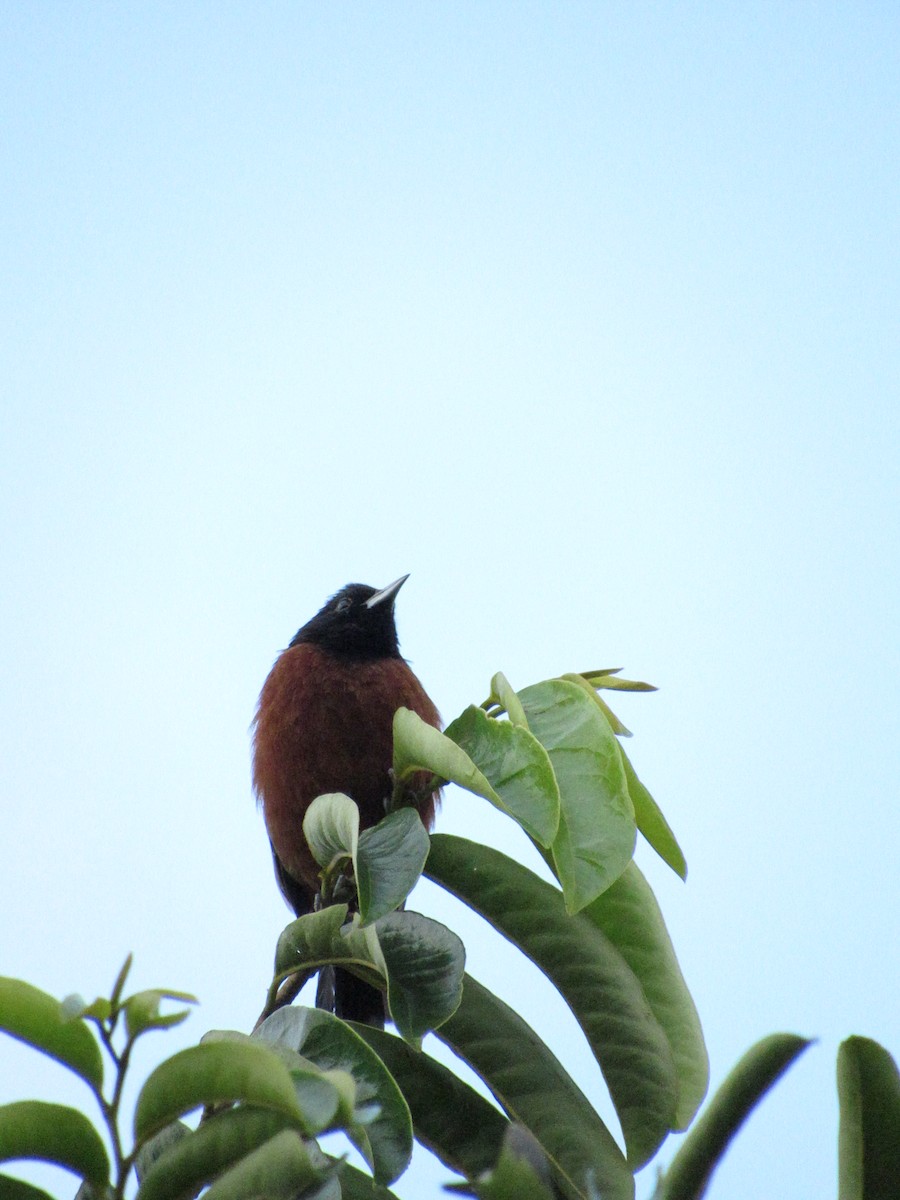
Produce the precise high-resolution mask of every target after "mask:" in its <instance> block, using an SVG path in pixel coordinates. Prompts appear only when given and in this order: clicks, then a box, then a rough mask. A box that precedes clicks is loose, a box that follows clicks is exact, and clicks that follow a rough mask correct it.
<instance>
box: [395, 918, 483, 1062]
mask: <svg viewBox="0 0 900 1200" xmlns="http://www.w3.org/2000/svg"><path fill="white" fill-rule="evenodd" d="M375 928H376V930H377V931H378V941H379V944H380V946H381V953H382V955H383V956H384V964H385V968H386V971H387V998H388V1009H389V1011H390V1014H391V1017H392V1019H393V1021H394V1024H395V1025H396V1026H397V1030H398V1032H399V1033H400V1035H401V1036H402V1037H404V1038H406V1039H407V1040H408V1041H413V1042H415V1041H417V1040H418V1039H419V1038H421V1037H422V1036H423V1035H424V1034H425V1033H427V1032H428V1031H429V1030H430V1029H437V1028H438V1026H440V1025H442V1024H443V1023H444V1021H446V1020H447V1018H448V1017H449V1016H450V1015H451V1014H452V1013H453V1012H455V1011H456V1008H457V1006H458V1004H459V1001H460V997H461V996H462V981H463V972H464V970H465V963H466V952H465V948H464V946H463V944H462V942H461V941H460V939H459V938H458V937H457V936H456V934H455V933H453V932H451V930H449V929H448V928H447V927H446V925H441V924H440V923H439V922H437V921H432V920H431V919H430V918H429V917H423V916H421V914H419V913H413V912H394V913H390V914H389V915H388V916H386V917H383V918H382V919H381V920H380V921H379V922H378V924H377V925H376V926H375Z"/></svg>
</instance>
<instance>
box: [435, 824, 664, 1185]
mask: <svg viewBox="0 0 900 1200" xmlns="http://www.w3.org/2000/svg"><path fill="white" fill-rule="evenodd" d="M426 870H427V873H428V877H429V878H430V879H433V880H435V881H436V882H437V883H440V884H441V885H442V886H443V887H445V888H447V889H448V890H449V891H451V892H453V894H454V895H456V896H459V897H460V899H462V900H464V901H465V902H466V903H467V904H468V905H469V906H470V907H471V908H474V909H475V910H476V912H479V913H480V914H481V915H482V916H483V917H484V918H485V919H486V920H487V921H489V922H490V923H491V924H492V925H493V926H494V928H495V929H497V930H498V931H499V932H500V933H502V934H503V936H504V937H505V938H507V939H508V940H509V941H511V942H512V943H513V944H514V945H516V946H518V947H519V949H520V950H521V951H522V952H523V953H524V954H526V955H527V956H528V957H529V958H530V959H531V960H532V961H533V962H534V963H535V964H536V965H537V966H538V967H540V969H541V970H542V971H543V972H544V974H545V975H546V976H547V977H548V978H549V979H550V980H551V982H552V983H553V984H554V985H555V986H556V988H557V989H558V990H559V992H560V994H561V995H562V997H563V999H565V1001H566V1003H567V1004H568V1005H569V1007H570V1008H571V1010H572V1012H573V1014H574V1016H575V1018H576V1019H577V1021H578V1023H579V1025H580V1026H581V1029H582V1031H583V1032H584V1035H585V1037H586V1038H587V1041H588V1045H589V1046H590V1048H591V1051H592V1053H593V1055H594V1057H595V1058H596V1060H597V1062H598V1063H599V1065H600V1068H601V1070H602V1071H603V1076H604V1078H605V1080H606V1083H607V1086H608V1088H609V1092H610V1096H611V1097H612V1101H613V1104H614V1106H615V1109H616V1114H617V1116H618V1118H619V1121H620V1123H621V1126H622V1132H623V1134H624V1137H625V1145H626V1147H627V1149H628V1159H629V1162H630V1164H631V1166H632V1168H633V1169H634V1170H636V1169H638V1168H639V1167H641V1166H643V1164H644V1163H646V1162H647V1161H648V1160H649V1159H650V1158H651V1157H652V1156H653V1154H654V1153H655V1152H656V1150H657V1149H658V1148H659V1146H660V1145H661V1144H662V1142H663V1140H664V1139H665V1137H666V1136H667V1134H668V1133H669V1131H670V1130H671V1129H672V1128H673V1126H674V1124H675V1110H676V1103H677V1080H676V1074H675V1061H674V1057H673V1054H672V1048H671V1046H670V1045H669V1041H668V1039H667V1037H666V1035H665V1032H664V1030H663V1029H662V1027H661V1026H660V1024H659V1022H658V1021H657V1019H656V1017H655V1015H654V1014H653V1011H652V1009H651V1008H650V1006H649V1004H648V1002H647V998H646V996H645V995H644V991H643V989H642V987H641V984H640V982H639V980H638V979H637V977H636V976H635V974H634V972H633V971H632V969H631V967H630V966H629V964H628V962H627V961H626V960H625V958H624V957H623V956H622V954H621V953H620V952H619V950H618V949H617V947H616V946H615V945H614V944H613V943H612V942H611V941H610V939H609V938H608V937H607V936H606V935H605V934H604V933H603V932H602V931H601V930H600V929H599V927H598V926H597V924H596V923H594V922H593V921H591V920H589V919H586V918H585V917H584V916H583V914H576V915H575V916H570V915H569V914H567V913H566V910H565V904H564V902H563V898H562V895H561V894H560V892H559V891H558V890H557V889H556V888H555V887H553V886H552V885H551V884H549V883H545V882H544V880H542V879H539V878H538V876H537V875H535V874H534V873H533V872H532V871H529V870H528V868H527V867H523V866H522V865H521V864H519V863H517V862H515V861H514V860H513V859H511V858H507V856H506V855H504V854H501V853H500V851H498V850H492V849H490V848H489V847H487V846H482V845H480V844H479V843H477V842H470V841H467V840H466V839H464V838H456V837H451V836H449V835H448V834H438V835H435V837H434V838H433V840H432V850H431V855H430V856H429V859H428V865H427V868H426Z"/></svg>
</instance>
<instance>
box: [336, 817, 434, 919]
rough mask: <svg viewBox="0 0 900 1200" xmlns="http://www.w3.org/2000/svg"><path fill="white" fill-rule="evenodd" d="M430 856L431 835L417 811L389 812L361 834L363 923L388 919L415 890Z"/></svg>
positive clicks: (359, 876)
mask: <svg viewBox="0 0 900 1200" xmlns="http://www.w3.org/2000/svg"><path fill="white" fill-rule="evenodd" d="M427 857H428V834H427V833H426V832H425V826H424V825H423V824H422V821H421V819H420V817H419V814H418V813H417V812H416V810H415V809H414V808H401V809H398V810H397V811H396V812H392V813H389V814H388V815H387V816H386V817H384V819H383V820H381V821H379V822H378V824H377V825H373V826H372V827H371V828H370V829H365V830H363V832H362V833H361V834H360V835H359V843H358V846H357V850H356V857H355V859H354V869H355V872H356V887H357V892H358V895H359V909H360V915H361V916H362V919H363V923H364V924H371V923H372V922H373V921H377V920H378V918H379V917H383V916H386V915H387V913H389V912H393V911H394V909H395V908H399V906H400V905H401V904H402V903H403V902H404V900H405V899H406V897H407V896H408V895H409V893H410V892H411V891H412V889H413V888H414V887H415V885H416V883H417V882H418V879H419V876H420V875H421V874H422V868H423V867H424V865H425V859H426V858H427Z"/></svg>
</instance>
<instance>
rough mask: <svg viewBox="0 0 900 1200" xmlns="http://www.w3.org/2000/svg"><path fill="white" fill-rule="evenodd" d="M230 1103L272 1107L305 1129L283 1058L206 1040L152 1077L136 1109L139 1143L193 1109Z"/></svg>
mask: <svg viewBox="0 0 900 1200" xmlns="http://www.w3.org/2000/svg"><path fill="white" fill-rule="evenodd" d="M228 1101H243V1102H244V1103H245V1104H250V1105H253V1106H254V1107H256V1108H266V1109H272V1110H274V1111H275V1112H279V1113H282V1114H283V1115H284V1116H286V1117H288V1118H289V1119H290V1120H292V1121H293V1122H295V1123H296V1124H297V1125H298V1126H301V1125H302V1114H301V1112H300V1108H299V1106H298V1104H297V1099H296V1097H295V1095H294V1085H293V1083H292V1082H291V1077H290V1075H289V1073H288V1071H287V1068H286V1067H285V1066H284V1064H283V1063H282V1062H281V1061H280V1060H279V1058H278V1056H277V1055H275V1054H273V1053H272V1052H271V1051H270V1050H269V1049H268V1048H267V1047H266V1046H263V1045H261V1044H260V1043H258V1042H250V1041H247V1042H230V1041H229V1042H205V1043H203V1044H201V1045H199V1046H191V1047H189V1048H188V1049H187V1050H181V1051H179V1053H177V1054H174V1055H173V1056H172V1057H171V1058H169V1059H166V1061H165V1062H163V1063H160V1065H159V1066H158V1067H157V1068H156V1070H155V1071H153V1072H152V1073H151V1074H150V1077H149V1078H148V1079H147V1082H146V1083H145V1084H144V1086H143V1088H142V1089H141V1093H140V1095H139V1096H138V1101H137V1107H136V1109H135V1114H134V1135H135V1140H136V1141H138V1142H143V1141H145V1140H146V1139H147V1138H150V1137H152V1136H153V1134H155V1133H158V1132H159V1130H160V1129H162V1128H164V1126H166V1125H168V1124H169V1123H170V1122H171V1121H174V1120H176V1119H177V1118H179V1117H182V1116H184V1115H185V1114H186V1113H189V1112H191V1110H192V1109H195V1108H198V1107H200V1106H206V1105H212V1104H220V1103H223V1102H228Z"/></svg>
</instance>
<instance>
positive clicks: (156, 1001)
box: [122, 988, 197, 1038]
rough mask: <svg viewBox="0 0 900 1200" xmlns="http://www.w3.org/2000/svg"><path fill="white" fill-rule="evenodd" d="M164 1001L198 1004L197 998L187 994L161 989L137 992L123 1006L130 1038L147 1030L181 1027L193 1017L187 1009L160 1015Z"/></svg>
mask: <svg viewBox="0 0 900 1200" xmlns="http://www.w3.org/2000/svg"><path fill="white" fill-rule="evenodd" d="M163 1000H176V1001H179V1002H180V1003H182V1004H196V1003H197V997H196V996H191V995H189V994H188V993H187V992H166V991H162V990H161V989H159V988H150V989H148V990H147V991H145V992H137V993H136V994H135V995H134V996H129V997H128V999H127V1000H126V1001H125V1003H124V1004H123V1006H122V1007H123V1008H124V1009H125V1026H126V1028H127V1030H128V1036H129V1037H131V1038H135V1037H137V1036H138V1035H139V1034H141V1033H143V1032H144V1031H145V1030H147V1029H168V1028H169V1027H170V1026H172V1025H180V1024H181V1022H182V1021H184V1020H186V1019H187V1018H188V1017H189V1016H190V1015H191V1014H190V1012H189V1011H188V1010H187V1009H181V1010H180V1011H179V1012H174V1013H165V1014H160V1011H159V1006H160V1004H161V1003H162V1002H163Z"/></svg>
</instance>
